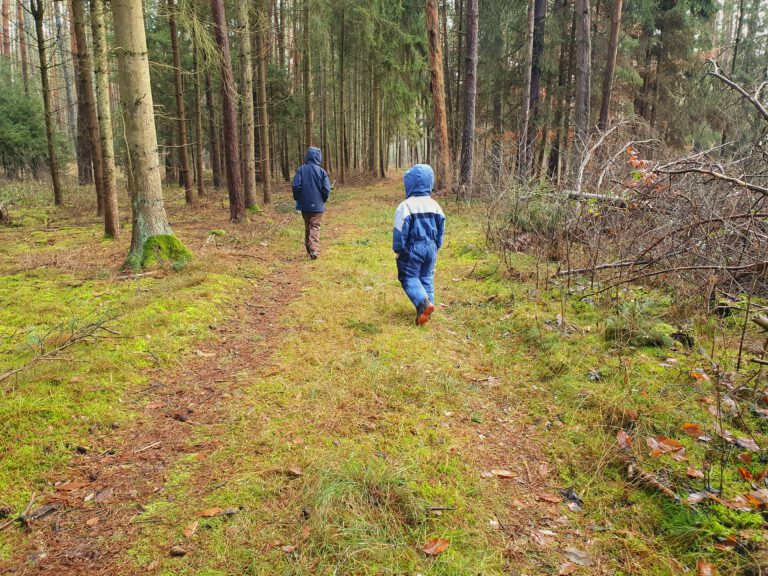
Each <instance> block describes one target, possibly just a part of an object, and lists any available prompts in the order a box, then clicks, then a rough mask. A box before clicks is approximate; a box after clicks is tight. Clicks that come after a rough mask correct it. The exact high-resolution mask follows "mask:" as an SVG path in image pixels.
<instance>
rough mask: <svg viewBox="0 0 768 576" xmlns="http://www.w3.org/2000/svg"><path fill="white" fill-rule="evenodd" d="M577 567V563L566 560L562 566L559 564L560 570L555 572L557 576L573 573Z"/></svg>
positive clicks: (566, 575)
mask: <svg viewBox="0 0 768 576" xmlns="http://www.w3.org/2000/svg"><path fill="white" fill-rule="evenodd" d="M578 569H579V567H578V565H577V564H574V563H573V562H566V563H565V564H563V565H562V566H560V570H559V571H558V573H557V576H569V575H570V574H573V573H574V572H576V570H578Z"/></svg>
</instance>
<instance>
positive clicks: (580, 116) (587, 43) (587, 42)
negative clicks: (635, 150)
mask: <svg viewBox="0 0 768 576" xmlns="http://www.w3.org/2000/svg"><path fill="white" fill-rule="evenodd" d="M575 7H576V113H575V117H574V124H575V141H574V156H573V162H572V165H571V167H572V172H573V174H575V173H576V171H577V170H578V167H579V164H580V163H581V161H582V160H583V158H584V154H585V152H586V147H587V144H588V141H589V132H590V101H589V98H590V86H591V83H592V61H591V58H590V54H591V52H592V45H591V37H590V32H591V30H590V6H589V0H576V4H575Z"/></svg>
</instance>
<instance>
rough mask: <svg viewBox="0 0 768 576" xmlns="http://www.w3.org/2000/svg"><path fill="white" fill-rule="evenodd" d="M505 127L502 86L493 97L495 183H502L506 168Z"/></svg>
mask: <svg viewBox="0 0 768 576" xmlns="http://www.w3.org/2000/svg"><path fill="white" fill-rule="evenodd" d="M503 135H504V126H503V115H502V99H501V86H497V88H496V93H495V94H494V96H493V170H492V173H493V182H494V183H495V184H499V183H500V182H501V174H502V169H503V167H504V140H503Z"/></svg>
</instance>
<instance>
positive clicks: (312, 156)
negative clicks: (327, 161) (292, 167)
mask: <svg viewBox="0 0 768 576" xmlns="http://www.w3.org/2000/svg"><path fill="white" fill-rule="evenodd" d="M322 163H323V153H322V152H321V151H320V148H315V147H314V146H310V147H309V148H307V155H306V156H304V164H317V165H318V166H320V165H321V164H322Z"/></svg>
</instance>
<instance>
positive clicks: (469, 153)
mask: <svg viewBox="0 0 768 576" xmlns="http://www.w3.org/2000/svg"><path fill="white" fill-rule="evenodd" d="M538 1H543V0H538ZM466 18H467V20H466V24H467V26H466V30H467V53H466V59H465V64H464V130H463V132H462V135H461V177H460V180H459V181H460V183H461V185H462V187H471V186H472V175H473V174H472V173H473V168H474V155H475V154H474V151H475V104H476V102H477V21H478V18H479V14H478V0H467V7H466Z"/></svg>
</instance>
